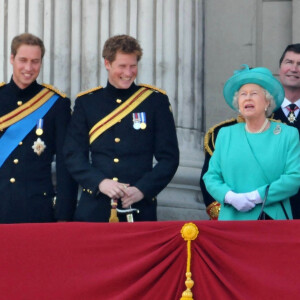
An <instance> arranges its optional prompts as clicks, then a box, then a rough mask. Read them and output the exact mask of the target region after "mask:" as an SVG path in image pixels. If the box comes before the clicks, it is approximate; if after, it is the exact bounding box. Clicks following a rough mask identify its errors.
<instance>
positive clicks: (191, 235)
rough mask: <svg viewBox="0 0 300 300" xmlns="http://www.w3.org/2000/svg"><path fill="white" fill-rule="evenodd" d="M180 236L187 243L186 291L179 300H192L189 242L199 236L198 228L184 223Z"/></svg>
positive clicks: (192, 283)
mask: <svg viewBox="0 0 300 300" xmlns="http://www.w3.org/2000/svg"><path fill="white" fill-rule="evenodd" d="M180 232H181V236H182V238H183V239H184V240H185V241H187V266H186V273H185V275H186V281H185V286H186V287H187V289H186V290H185V291H184V292H183V293H182V297H181V298H180V300H193V293H192V291H191V290H192V287H193V286H194V281H193V280H192V273H191V259H192V253H191V241H193V240H195V239H196V238H197V236H198V234H199V230H198V227H197V226H196V225H195V224H194V223H186V224H184V225H183V227H182V228H181V231H180Z"/></svg>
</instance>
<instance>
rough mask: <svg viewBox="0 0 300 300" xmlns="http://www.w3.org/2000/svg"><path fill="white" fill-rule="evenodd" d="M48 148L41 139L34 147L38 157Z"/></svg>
mask: <svg viewBox="0 0 300 300" xmlns="http://www.w3.org/2000/svg"><path fill="white" fill-rule="evenodd" d="M45 148H46V145H45V143H44V142H43V141H42V140H41V139H40V138H38V139H37V140H36V141H35V142H34V143H33V146H32V149H33V151H34V152H35V153H36V154H37V155H41V154H42V153H43V152H44V150H45Z"/></svg>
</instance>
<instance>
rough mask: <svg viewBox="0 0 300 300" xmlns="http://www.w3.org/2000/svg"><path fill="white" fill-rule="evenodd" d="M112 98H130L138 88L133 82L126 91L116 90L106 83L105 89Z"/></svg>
mask: <svg viewBox="0 0 300 300" xmlns="http://www.w3.org/2000/svg"><path fill="white" fill-rule="evenodd" d="M105 89H106V90H107V91H108V92H109V93H110V94H112V95H113V96H114V97H117V98H121V99H124V98H126V97H129V96H131V95H132V94H133V93H134V92H136V91H137V90H138V86H137V85H136V84H135V83H134V82H133V83H132V85H131V86H130V87H129V88H128V89H117V88H115V87H114V86H113V85H111V84H110V83H109V81H107V86H106V88H105Z"/></svg>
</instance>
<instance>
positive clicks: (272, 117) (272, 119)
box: [268, 113, 283, 123]
mask: <svg viewBox="0 0 300 300" xmlns="http://www.w3.org/2000/svg"><path fill="white" fill-rule="evenodd" d="M268 119H269V120H270V121H273V122H277V123H283V122H282V121H281V120H279V119H274V113H273V114H272V115H271V116H270V117H269V118H268Z"/></svg>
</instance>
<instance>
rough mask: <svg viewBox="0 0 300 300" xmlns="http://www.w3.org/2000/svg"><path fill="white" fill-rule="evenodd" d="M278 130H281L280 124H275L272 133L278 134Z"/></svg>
mask: <svg viewBox="0 0 300 300" xmlns="http://www.w3.org/2000/svg"><path fill="white" fill-rule="evenodd" d="M280 132H281V127H280V125H276V127H275V128H274V131H273V133H274V134H279V133H280Z"/></svg>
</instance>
